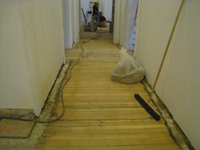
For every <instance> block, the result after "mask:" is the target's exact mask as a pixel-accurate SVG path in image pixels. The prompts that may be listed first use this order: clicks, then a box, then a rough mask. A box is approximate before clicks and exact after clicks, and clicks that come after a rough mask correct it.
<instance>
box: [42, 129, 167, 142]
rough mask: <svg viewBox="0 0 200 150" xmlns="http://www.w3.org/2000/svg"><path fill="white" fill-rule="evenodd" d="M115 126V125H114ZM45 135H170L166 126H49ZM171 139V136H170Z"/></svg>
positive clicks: (149, 136)
mask: <svg viewBox="0 0 200 150" xmlns="http://www.w3.org/2000/svg"><path fill="white" fill-rule="evenodd" d="M113 128H115V127H113ZM43 136H44V137H45V138H46V139H47V138H50V139H124V138H154V137H157V138H161V137H169V132H168V130H167V129H166V127H158V126H155V128H140V127H139V128H131V129H125V128H124V129H112V128H111V129H102V127H100V128H99V129H97V128H93V127H90V128H87V127H82V128H81V127H80V128H79V127H74V128H73V127H70V128H66V127H47V129H46V130H45V131H44V133H43ZM169 139H170V138H169Z"/></svg>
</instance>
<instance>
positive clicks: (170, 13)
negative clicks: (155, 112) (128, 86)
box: [135, 0, 200, 149]
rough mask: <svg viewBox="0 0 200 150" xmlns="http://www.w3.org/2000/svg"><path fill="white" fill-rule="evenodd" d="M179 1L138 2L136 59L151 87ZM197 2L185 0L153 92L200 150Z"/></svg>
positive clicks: (199, 60) (199, 36)
mask: <svg viewBox="0 0 200 150" xmlns="http://www.w3.org/2000/svg"><path fill="white" fill-rule="evenodd" d="M180 2H181V0H162V1H160V0H151V1H149V0H141V1H140V3H139V4H140V6H139V12H138V13H139V14H138V15H139V16H138V19H139V20H138V24H137V31H136V32H138V34H137V33H136V34H137V36H136V51H135V57H136V59H137V60H138V62H139V63H140V65H141V66H142V67H144V69H145V76H146V78H147V80H148V81H149V82H150V84H151V85H153V83H154V80H155V77H156V74H157V71H158V67H159V65H160V62H161V59H162V56H163V53H164V50H165V47H166V45H167V41H168V38H169V35H170V32H171V29H172V26H173V23H174V20H175V17H176V14H177V12H178V8H179V5H180ZM199 8H200V1H197V0H186V1H185V4H184V6H183V9H182V12H181V16H180V18H179V22H178V24H177V27H176V30H175V33H174V36H173V39H172V43H171V45H170V48H169V52H168V55H167V57H166V61H165V63H164V66H163V69H162V72H161V75H160V78H159V80H158V84H157V87H156V92H157V94H158V95H159V97H160V98H161V99H162V100H163V102H164V103H165V105H166V106H167V107H168V109H169V110H170V112H171V113H172V115H173V117H174V119H175V120H176V121H177V123H178V124H179V126H180V127H181V129H182V130H183V132H184V133H185V134H186V136H187V137H188V138H189V140H190V141H191V143H192V145H193V146H194V147H195V148H196V149H200V143H199V139H200V130H199V126H200V119H199V115H200V109H199V106H200V100H199V97H200V92H199V90H200V79H199V77H200V69H199V66H200V59H199V56H200V42H199V39H200V30H199V27H200V17H199V15H200V9H199Z"/></svg>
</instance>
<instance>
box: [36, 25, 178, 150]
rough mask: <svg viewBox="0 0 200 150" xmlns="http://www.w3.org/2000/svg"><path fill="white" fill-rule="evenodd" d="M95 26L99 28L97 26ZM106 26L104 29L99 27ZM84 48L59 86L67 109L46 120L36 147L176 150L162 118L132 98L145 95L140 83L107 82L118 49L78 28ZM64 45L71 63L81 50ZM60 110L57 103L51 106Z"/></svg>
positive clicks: (102, 35) (106, 37)
mask: <svg viewBox="0 0 200 150" xmlns="http://www.w3.org/2000/svg"><path fill="white" fill-rule="evenodd" d="M98 30H99V29H98ZM104 30H105V29H104ZM93 37H96V38H95V39H92V40H90V41H89V42H88V43H85V44H84V45H83V48H84V49H85V52H84V54H83V56H82V57H81V60H80V63H79V64H78V65H76V66H75V67H74V69H73V70H72V77H71V80H70V81H69V82H68V84H67V85H66V87H65V89H64V104H65V108H66V112H65V114H64V116H63V117H62V118H61V119H60V120H59V121H57V122H54V123H51V124H49V125H48V127H47V128H46V130H45V131H44V133H43V136H42V138H40V139H39V140H38V143H37V146H36V148H35V149H36V150H59V149H61V150H66V149H67V150H177V149H179V147H178V146H177V145H176V143H175V142H174V141H173V139H172V138H171V136H170V134H169V131H168V128H167V127H166V126H165V122H164V120H163V119H161V120H160V121H155V120H154V119H152V118H151V116H150V115H149V114H148V113H147V112H146V111H145V110H144V109H143V107H141V106H140V105H139V104H138V102H137V101H136V100H135V98H134V94H135V93H140V94H141V95H142V96H144V97H145V98H148V93H147V92H146V91H145V90H144V85H143V84H141V83H137V84H131V85H125V84H119V83H116V82H113V81H111V79H110V73H111V71H112V69H113V67H114V66H115V65H116V63H117V62H118V61H119V48H118V47H117V46H116V45H113V44H112V35H111V34H110V33H108V32H107V33H105V32H103V31H97V32H93V33H91V32H82V33H81V42H83V41H86V40H89V39H91V38H93ZM80 45H81V43H80V44H78V45H77V49H72V50H66V59H67V60H71V61H72V64H73V63H75V62H76V60H77V59H78V57H79V55H80V53H81V52H82V50H81V48H80ZM56 113H57V115H60V114H61V113H62V103H61V101H59V102H58V103H57V106H56Z"/></svg>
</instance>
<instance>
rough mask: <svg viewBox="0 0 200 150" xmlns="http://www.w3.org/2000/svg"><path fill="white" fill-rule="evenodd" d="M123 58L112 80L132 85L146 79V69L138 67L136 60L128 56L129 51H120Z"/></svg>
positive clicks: (112, 75)
mask: <svg viewBox="0 0 200 150" xmlns="http://www.w3.org/2000/svg"><path fill="white" fill-rule="evenodd" d="M120 54H121V58H120V61H119V62H118V63H117V65H116V66H115V67H114V68H113V70H112V72H111V80H113V81H116V82H119V83H125V84H131V83H137V82H140V81H142V80H143V78H144V69H143V68H142V67H141V66H139V65H138V63H137V62H136V60H135V59H134V58H133V57H131V56H130V55H129V54H127V50H126V49H124V48H122V49H121V50H120Z"/></svg>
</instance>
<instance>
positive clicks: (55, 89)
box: [38, 60, 71, 120]
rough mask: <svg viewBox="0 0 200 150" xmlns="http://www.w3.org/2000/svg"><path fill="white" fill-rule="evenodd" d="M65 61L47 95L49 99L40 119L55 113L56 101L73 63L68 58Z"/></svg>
mask: <svg viewBox="0 0 200 150" xmlns="http://www.w3.org/2000/svg"><path fill="white" fill-rule="evenodd" d="M65 62H66V64H65V65H64V64H63V65H62V66H61V68H60V70H59V73H58V75H57V77H56V79H55V82H54V84H53V85H52V88H51V90H50V92H49V94H48V96H47V99H46V101H45V103H44V106H43V108H42V111H41V114H40V116H39V117H38V118H39V119H43V120H46V119H49V118H51V117H52V116H54V115H55V113H54V107H55V105H56V102H57V100H58V98H59V94H60V90H61V86H62V84H63V81H64V78H65V75H66V74H67V71H68V68H69V66H70V63H71V62H70V60H66V61H65Z"/></svg>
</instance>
